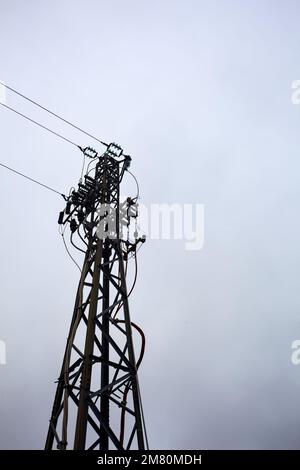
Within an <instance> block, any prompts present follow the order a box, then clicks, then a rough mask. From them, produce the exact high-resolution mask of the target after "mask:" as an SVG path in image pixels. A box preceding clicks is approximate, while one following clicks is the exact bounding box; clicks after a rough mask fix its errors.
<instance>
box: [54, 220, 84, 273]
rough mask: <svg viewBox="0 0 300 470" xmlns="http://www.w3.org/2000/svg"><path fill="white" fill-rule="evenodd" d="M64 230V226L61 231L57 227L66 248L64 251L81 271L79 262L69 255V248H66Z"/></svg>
mask: <svg viewBox="0 0 300 470" xmlns="http://www.w3.org/2000/svg"><path fill="white" fill-rule="evenodd" d="M65 230H66V227H65V228H64V230H63V231H61V230H60V228H59V229H58V231H59V233H60V235H61V236H62V240H63V244H64V247H65V249H66V252H67V253H68V255H69V257H70V259H71V260H72V261H73V263H74V264H75V265H76V266H77V268H78V269H79V271H80V273H81V272H82V271H81V267H80V266H79V264H78V263H77V262H76V261H75V259H74V258H73V256H72V255H71V253H70V251H69V249H68V246H67V244H66V240H65Z"/></svg>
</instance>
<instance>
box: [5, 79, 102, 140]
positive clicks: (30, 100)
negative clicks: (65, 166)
mask: <svg viewBox="0 0 300 470" xmlns="http://www.w3.org/2000/svg"><path fill="white" fill-rule="evenodd" d="M1 85H2V86H4V87H5V88H7V89H8V90H10V91H12V92H13V93H15V94H16V95H19V96H21V97H22V98H24V99H25V100H27V101H29V102H30V103H32V104H34V105H35V106H38V107H39V108H40V109H43V110H44V111H46V112H47V113H49V114H51V115H52V116H54V117H56V118H57V119H60V120H61V121H62V122H65V123H66V124H68V125H69V126H71V127H73V128H74V129H76V130H77V131H79V132H82V133H83V134H85V135H87V136H89V137H91V138H92V139H94V140H96V141H97V142H99V143H100V144H102V145H105V146H106V147H108V145H107V144H106V143H105V142H103V141H102V140H100V139H98V138H97V137H95V136H94V135H92V134H90V133H89V132H86V131H85V130H83V129H81V128H80V127H79V126H76V125H75V124H73V123H72V122H70V121H67V119H65V118H63V117H61V116H59V115H58V114H56V113H54V112H53V111H50V109H48V108H46V107H45V106H42V105H41V104H40V103H38V102H37V101H34V100H33V99H31V98H28V96H25V95H23V94H22V93H20V92H19V91H17V90H15V89H14V88H12V87H10V86H8V85H6V84H5V83H1Z"/></svg>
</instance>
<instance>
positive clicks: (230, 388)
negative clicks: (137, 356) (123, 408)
mask: <svg viewBox="0 0 300 470" xmlns="http://www.w3.org/2000/svg"><path fill="white" fill-rule="evenodd" d="M299 15H300V4H299V2H298V1H292V0H287V1H283V0H282V1H278V0H268V1H260V2H253V1H251V0H245V1H242V0H239V1H238V0H236V1H232V0H226V1H225V0H219V1H216V0H206V1H204V0H198V1H197V0H185V1H183V0H181V1H179V0H164V1H158V0H152V1H145V0H143V1H141V0H139V1H138V0H127V1H126V2H124V1H121V0H115V1H114V0H112V1H109V2H108V1H103V0H102V1H96V0H94V1H92V0H90V1H84V2H83V1H74V0H73V1H66V0H64V1H58V0H51V1H50V0H48V1H44V2H39V1H37V0H28V1H26V2H22V1H20V0H19V1H16V0H12V1H10V2H6V1H4V0H0V18H1V20H0V21H1V27H0V50H1V55H0V57H1V62H0V63H1V66H0V80H3V81H4V82H6V83H7V84H9V85H11V86H12V87H15V88H17V89H18V90H20V91H22V92H24V93H25V94H26V95H28V96H30V97H32V98H33V99H36V100H38V101H40V102H41V103H42V104H45V105H46V106H48V107H49V108H51V109H52V110H53V111H55V112H57V113H59V114H62V115H63V116H65V117H66V118H67V119H70V120H71V121H73V122H75V123H78V124H80V125H81V126H82V127H84V128H85V129H87V130H89V131H90V132H92V133H94V134H95V135H97V136H99V137H100V138H101V139H103V140H105V141H107V142H109V141H117V142H119V143H120V144H121V145H122V146H123V148H124V149H125V151H126V152H127V153H130V154H131V155H132V158H133V162H132V171H134V173H135V174H136V176H137V177H138V180H139V183H140V190H141V197H142V199H141V201H142V202H143V203H145V204H150V203H194V204H195V203H202V204H205V244H204V247H203V249H202V250H201V251H191V252H188V251H186V250H185V247H184V242H183V241H180V240H176V241H167V240H161V241H159V240H158V241H152V240H148V242H147V243H146V244H145V245H144V246H143V248H142V250H140V252H139V254H140V257H139V278H138V283H137V287H136V289H135V292H134V294H133V296H132V299H131V315H132V319H133V320H134V321H135V322H137V323H138V324H139V325H141V326H142V327H143V329H144V331H145V333H146V338H147V349H146V355H145V359H144V362H143V364H142V367H141V373H140V380H141V388H142V395H143V401H144V408H145V415H146V422H147V428H148V434H149V441H150V447H151V448H154V449H155V448H156V449H159V448H166V449H183V448H189V449H196V448H201V449H203V448H208V449H216V448H219V449H233V448H236V449H253V448H256V449H266V448H270V449H278V448H282V449H283V448H284V449H288V448H289V449H292V448H297V447H298V448H299V439H300V400H299V396H300V394H299V387H300V365H299V366H295V365H293V364H292V362H291V343H292V341H294V340H296V339H300V247H299V246H300V244H299V239H300V224H299V209H300V184H299V183H300V176H299V175H300V174H299V172H300V163H299V143H300V106H296V105H293V104H292V103H291V83H292V82H293V81H294V80H296V79H300V59H299V57H300V55H299V44H300V29H299ZM7 104H9V105H10V106H13V107H16V108H17V109H19V110H21V111H22V112H25V113H27V114H29V115H30V116H32V117H33V118H35V119H38V120H40V121H42V122H43V123H44V124H46V125H50V127H51V128H53V129H55V130H56V131H58V132H62V133H63V134H64V135H66V136H67V137H68V138H70V139H71V140H74V141H75V142H76V143H78V144H80V145H83V146H87V145H92V146H95V144H96V143H95V142H93V141H91V140H90V139H89V138H88V137H87V136H84V135H82V134H80V133H78V132H75V131H73V130H72V129H71V128H69V127H68V126H65V125H62V123H60V122H59V121H57V120H55V119H54V118H53V119H52V118H49V116H47V115H46V114H45V113H43V112H42V111H39V110H37V109H34V108H33V107H32V106H30V105H29V104H28V103H26V102H24V101H22V100H21V99H17V98H16V97H15V96H13V95H11V94H7ZM0 129H1V152H0V153H1V157H0V161H1V162H3V163H5V164H8V165H10V166H12V167H14V168H16V169H18V170H20V171H23V172H24V173H27V174H29V175H31V176H32V177H33V178H36V179H38V180H41V181H43V182H45V183H46V184H49V185H50V186H53V187H54V188H56V189H58V190H59V191H67V189H68V188H70V186H72V185H74V184H76V183H77V182H78V178H79V176H80V171H81V163H82V160H81V155H80V152H79V151H77V149H76V148H75V147H72V146H71V145H69V144H68V143H65V142H63V141H61V140H59V139H57V138H56V137H54V136H52V135H50V134H48V133H46V132H44V131H43V130H41V129H39V128H38V127H36V126H34V125H32V124H30V123H28V122H26V121H25V120H23V119H22V118H19V117H17V116H16V115H15V114H13V113H11V112H10V111H8V110H6V109H4V108H0ZM97 149H99V150H100V148H99V147H97ZM0 181H1V184H0V208H1V211H0V212H1V220H2V224H1V227H2V229H1V232H0V259H1V264H0V285H1V317H0V340H2V341H5V342H6V346H7V365H5V366H3V365H1V366H0V447H1V448H3V449H5V448H10V449H16V448H19V449H28V448H35V449H38V448H42V447H43V446H44V441H45V436H46V432H47V427H48V420H49V417H50V412H51V407H52V402H53V398H54V392H55V385H54V381H55V380H56V378H57V376H58V373H59V369H60V365H61V361H62V355H63V351H64V346H65V341H66V336H67V331H68V326H69V322H70V319H71V314H72V308H73V303H74V298H75V291H76V285H77V282H78V271H77V270H76V267H75V266H74V265H73V264H72V262H71V261H70V260H69V258H68V257H67V255H66V253H65V251H64V248H63V245H62V242H61V239H60V237H59V235H58V226H57V216H58V212H59V211H60V210H61V209H62V208H63V207H64V202H63V200H62V199H61V198H60V197H59V196H58V195H56V194H54V193H51V192H48V191H47V190H44V189H42V188H41V187H38V186H35V185H34V184H31V183H29V182H28V181H26V180H24V179H22V178H20V177H18V176H16V175H13V174H11V173H9V172H8V171H7V170H5V169H4V168H0ZM134 191H135V186H134V184H133V182H132V181H131V180H130V179H129V178H127V179H126V181H124V186H123V193H124V194H132V195H134Z"/></svg>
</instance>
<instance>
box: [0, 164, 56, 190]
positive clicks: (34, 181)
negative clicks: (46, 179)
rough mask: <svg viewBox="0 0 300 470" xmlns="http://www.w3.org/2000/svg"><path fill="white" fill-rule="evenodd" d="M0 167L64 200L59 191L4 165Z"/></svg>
mask: <svg viewBox="0 0 300 470" xmlns="http://www.w3.org/2000/svg"><path fill="white" fill-rule="evenodd" d="M0 165H1V166H3V168H6V169H7V170H9V171H12V172H13V173H16V174H17V175H20V176H23V178H26V179H27V180H29V181H32V182H33V183H36V184H38V185H40V186H42V187H43V188H46V189H49V191H52V192H53V193H56V194H59V195H60V196H62V197H63V198H64V199H65V195H64V194H62V193H60V192H59V191H56V189H53V188H51V187H50V186H47V185H46V184H44V183H41V182H40V181H37V180H35V179H33V178H30V176H27V175H24V174H23V173H21V172H20V171H17V170H14V169H13V168H10V167H9V166H7V165H4V163H0Z"/></svg>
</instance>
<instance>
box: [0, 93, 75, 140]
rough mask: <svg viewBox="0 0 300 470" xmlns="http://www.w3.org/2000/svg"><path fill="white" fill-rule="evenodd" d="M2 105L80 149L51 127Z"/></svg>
mask: <svg viewBox="0 0 300 470" xmlns="http://www.w3.org/2000/svg"><path fill="white" fill-rule="evenodd" d="M0 104H1V105H2V106H4V107H5V108H7V109H9V110H10V111H13V112H14V113H16V114H18V115H19V116H22V117H23V118H25V119H27V120H28V121H30V122H33V124H36V125H37V126H39V127H41V128H42V129H45V130H46V131H48V132H51V134H54V135H56V136H57V137H59V138H60V139H63V140H65V141H66V142H68V143H69V144H72V145H75V147H77V148H80V147H79V145H77V144H75V142H72V140H70V139H67V138H66V137H64V136H63V135H61V134H58V133H57V132H54V131H53V130H52V129H49V127H46V126H44V125H43V124H40V123H39V122H37V121H34V119H31V118H30V117H28V116H26V115H25V114H22V113H20V112H19V111H17V110H16V109H14V108H11V107H10V106H7V104H4V103H1V102H0Z"/></svg>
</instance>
